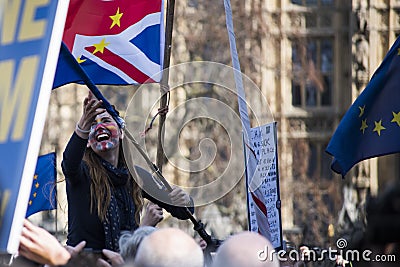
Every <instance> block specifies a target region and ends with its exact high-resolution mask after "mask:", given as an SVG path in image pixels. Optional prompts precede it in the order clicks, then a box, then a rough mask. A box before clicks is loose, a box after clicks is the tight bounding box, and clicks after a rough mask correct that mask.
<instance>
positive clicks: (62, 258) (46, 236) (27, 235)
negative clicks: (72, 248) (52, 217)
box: [19, 219, 71, 266]
mask: <svg viewBox="0 0 400 267" xmlns="http://www.w3.org/2000/svg"><path fill="white" fill-rule="evenodd" d="M19 255H21V256H23V257H25V258H27V259H30V260H32V261H35V262H37V263H40V264H48V265H52V266H56V265H64V264H66V263H67V262H68V260H69V259H70V258H71V254H70V253H69V252H68V251H67V250H66V249H65V248H64V247H63V246H62V245H61V244H60V242H58V240H57V239H56V238H55V237H54V236H52V235H51V234H50V233H49V232H47V231H46V230H45V229H43V228H40V227H38V226H35V225H33V224H32V223H31V222H29V221H28V220H26V219H25V221H24V226H23V228H22V234H21V240H20V243H19Z"/></svg>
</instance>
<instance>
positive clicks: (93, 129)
mask: <svg viewBox="0 0 400 267" xmlns="http://www.w3.org/2000/svg"><path fill="white" fill-rule="evenodd" d="M95 128H96V127H95V126H92V127H91V128H90V133H89V140H88V141H89V146H91V145H93V144H94V143H95V142H97V140H96V138H95V134H94V133H95Z"/></svg>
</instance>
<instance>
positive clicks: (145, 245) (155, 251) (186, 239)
mask: <svg viewBox="0 0 400 267" xmlns="http://www.w3.org/2000/svg"><path fill="white" fill-rule="evenodd" d="M203 262H204V259H203V252H202V250H201V248H200V246H199V245H198V244H197V243H196V241H194V239H193V238H192V237H191V236H189V235H188V234H186V233H185V232H183V231H182V230H179V229H176V228H164V229H159V230H157V231H155V232H153V233H151V234H150V235H149V236H147V237H145V238H144V239H143V241H142V242H141V244H140V246H139V248H138V250H137V253H136V257H135V261H134V263H133V266H135V267H203Z"/></svg>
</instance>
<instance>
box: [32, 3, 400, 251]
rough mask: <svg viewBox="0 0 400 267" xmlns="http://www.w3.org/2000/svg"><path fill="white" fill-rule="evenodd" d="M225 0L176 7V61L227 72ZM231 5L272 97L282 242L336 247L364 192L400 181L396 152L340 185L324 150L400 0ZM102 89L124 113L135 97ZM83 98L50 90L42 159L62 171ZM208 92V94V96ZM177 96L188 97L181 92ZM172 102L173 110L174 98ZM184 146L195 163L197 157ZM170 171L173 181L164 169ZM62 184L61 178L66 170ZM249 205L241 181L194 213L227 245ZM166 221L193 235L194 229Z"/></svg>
mask: <svg viewBox="0 0 400 267" xmlns="http://www.w3.org/2000/svg"><path fill="white" fill-rule="evenodd" d="M217 2H218V3H217ZM219 2H221V3H219ZM222 2H223V1H215V0H190V1H185V2H184V3H180V2H179V3H176V5H177V6H176V12H175V22H174V33H173V43H172V64H178V63H182V62H189V61H199V60H207V61H215V62H219V63H224V64H227V65H230V54H229V49H227V47H229V43H228V41H227V34H226V29H225V17H224V16H223V14H224V11H223V3H222ZM231 2H232V7H233V17H234V23H235V31H236V36H237V44H238V50H239V57H240V60H241V65H242V71H243V72H244V73H245V74H246V75H248V76H249V77H250V78H251V79H252V80H253V81H254V82H255V84H257V86H258V87H259V88H260V90H261V91H262V93H263V94H264V95H266V96H267V99H268V103H269V106H270V109H271V112H272V114H273V116H274V119H275V120H276V121H277V122H278V140H279V150H278V151H279V163H280V166H279V172H280V183H281V187H280V188H281V199H282V226H283V229H284V234H285V237H286V238H287V239H292V240H293V241H295V242H299V243H300V242H302V243H313V244H314V243H316V244H317V245H321V246H322V245H328V244H331V243H332V242H335V239H334V238H335V237H336V238H337V236H338V235H340V233H341V232H343V231H345V230H346V229H347V230H348V229H350V230H351V228H352V227H354V224H356V223H359V225H360V227H361V228H362V227H363V222H364V219H365V214H364V205H365V199H366V196H367V193H368V192H370V193H371V194H372V195H377V194H378V193H379V192H380V190H381V189H382V188H384V187H385V185H387V184H388V183H389V182H391V181H393V180H395V179H398V178H399V176H400V167H399V166H400V158H399V156H398V155H390V156H385V157H380V158H375V159H371V160H367V161H363V162H361V163H360V164H358V165H356V166H355V167H353V169H352V170H351V171H350V172H349V173H348V174H347V175H346V178H345V179H344V180H342V179H341V177H340V176H339V175H336V174H334V173H333V172H332V171H331V170H330V163H331V157H330V156H329V155H327V154H326V153H325V148H326V146H327V144H328V142H329V140H330V138H331V136H332V133H333V132H334V130H335V129H336V126H337V125H338V124H339V122H340V119H341V118H342V116H343V115H344V114H345V112H346V111H347V109H348V107H349V106H350V105H351V103H352V102H353V101H354V100H355V99H356V97H357V96H358V95H359V94H360V92H361V91H362V90H363V89H364V88H365V86H366V84H367V83H368V81H369V79H370V78H371V76H372V74H373V72H374V71H375V69H376V68H377V67H378V66H379V64H380V62H381V61H382V59H383V57H384V56H385V54H386V52H387V51H388V49H389V48H390V46H391V45H392V44H393V42H394V41H395V38H396V37H397V35H398V33H399V31H400V1H398V0H246V1H240V0H233V1H231ZM103 89H104V90H103V92H105V93H106V95H108V96H109V98H110V99H111V102H113V103H116V104H117V106H118V107H119V109H121V110H124V109H125V108H126V107H127V105H128V101H129V99H130V98H131V96H132V95H133V93H134V91H135V89H134V88H133V89H132V90H129V89H128V90H127V88H126V87H124V88H108V87H104V88H103ZM157 93H158V92H157ZM85 94H86V89H84V88H83V87H79V88H77V86H69V88H68V89H66V88H65V89H58V90H56V91H54V92H53V93H52V99H51V105H50V108H49V114H48V123H47V124H46V129H45V131H44V138H43V144H42V152H43V153H46V152H48V151H51V150H54V149H55V150H57V152H59V154H58V164H60V162H61V152H62V150H63V148H64V146H65V144H66V142H67V140H68V137H69V135H70V133H72V131H73V129H74V127H75V122H76V121H77V120H78V118H79V115H80V112H81V104H80V101H81V100H82V99H83V97H84V95H85ZM202 94H203V95H208V96H210V93H209V92H206V93H204V92H202V91H201V92H200V93H199V95H202ZM176 97H177V98H182V99H183V100H185V99H188V96H187V95H186V94H185V93H182V92H181V93H177V95H176ZM182 99H181V100H182ZM142 100H143V102H145V101H146V100H145V98H143V99H142ZM171 101H172V105H174V101H177V100H174V98H171ZM176 103H178V102H176ZM199 127H200V126H198V125H197V126H196V125H195V126H194V127H192V129H191V132H189V134H188V136H189V137H187V139H186V141H185V142H184V143H185V144H187V145H194V143H196V142H195V140H194V139H195V137H196V138H197V137H199V136H200V135H201V134H200V133H199V132H200V130H199ZM205 129H207V127H205ZM167 134H168V133H167ZM214 136H218V134H215V133H214ZM196 144H197V143H196ZM217 147H218V146H217ZM185 149H186V150H185V151H186V152H187V153H188V155H187V156H188V157H189V158H190V157H191V156H192V157H194V156H195V154H196V153H198V152H196V151H194V150H192V149H191V148H185ZM220 156H221V155H220ZM166 172H168V174H169V175H171V176H174V175H175V174H176V173H175V172H174V171H173V170H171V169H170V168H168V167H167V168H166ZM59 178H60V179H62V178H63V177H62V174H61V173H59ZM176 179H178V178H176ZM63 186H64V185H63V183H60V185H59V192H64V191H65V189H63ZM239 187H241V188H239ZM59 198H60V207H61V209H60V211H61V212H58V213H59V215H57V217H58V219H59V225H61V226H59V228H58V230H60V229H66V219H65V217H62V216H60V214H61V213H62V211H65V209H66V208H67V207H66V201H65V197H62V196H61V194H60V195H59ZM244 199H245V194H244V189H243V183H239V184H238V186H237V187H236V188H234V189H233V191H232V192H231V193H230V194H228V195H227V196H226V197H224V198H223V199H221V200H219V201H217V202H216V203H214V204H211V205H207V206H204V207H201V208H200V211H199V213H198V214H197V215H198V217H199V218H201V219H202V221H204V222H206V223H207V229H208V230H209V231H211V232H212V233H213V234H215V235H216V236H218V237H219V238H224V237H226V236H227V235H229V234H230V233H233V232H237V231H240V230H241V229H245V228H246V226H247V222H246V218H247V213H246V204H245V201H244ZM38 216H40V215H38ZM46 216H47V215H46ZM39 220H40V219H39ZM166 223H167V224H173V225H179V226H180V227H185V228H190V223H188V222H184V223H182V222H177V221H167V222H166ZM352 225H353V226H352Z"/></svg>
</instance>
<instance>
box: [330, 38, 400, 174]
mask: <svg viewBox="0 0 400 267" xmlns="http://www.w3.org/2000/svg"><path fill="white" fill-rule="evenodd" d="M399 49H400V39H399V38H398V39H397V40H396V42H395V43H394V44H393V46H392V48H391V49H390V50H389V52H388V54H387V55H386V57H385V58H384V60H383V61H382V63H381V65H380V66H379V68H378V69H377V70H376V72H375V73H374V75H373V76H372V78H371V80H370V82H369V83H368V85H367V87H366V88H365V89H364V90H363V92H362V93H361V94H360V95H359V97H358V98H357V99H356V100H355V101H354V103H353V105H352V106H351V107H350V108H349V110H348V111H347V113H346V114H345V116H344V117H343V119H342V121H341V122H340V124H339V126H338V127H337V129H336V131H335V133H334V134H333V136H332V139H331V141H330V142H329V144H328V147H327V149H326V152H327V153H329V154H331V155H332V156H333V157H334V159H333V163H332V166H331V168H332V170H333V171H335V172H337V173H340V174H342V176H343V177H344V176H345V175H346V173H347V172H348V171H349V170H350V169H351V168H352V167H353V166H354V165H355V164H356V163H358V162H360V161H362V160H365V159H369V158H372V157H378V156H383V155H387V154H392V153H397V152H399V151H400V138H399V137H400V86H399V84H400V54H399V53H398V51H400V50H399Z"/></svg>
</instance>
